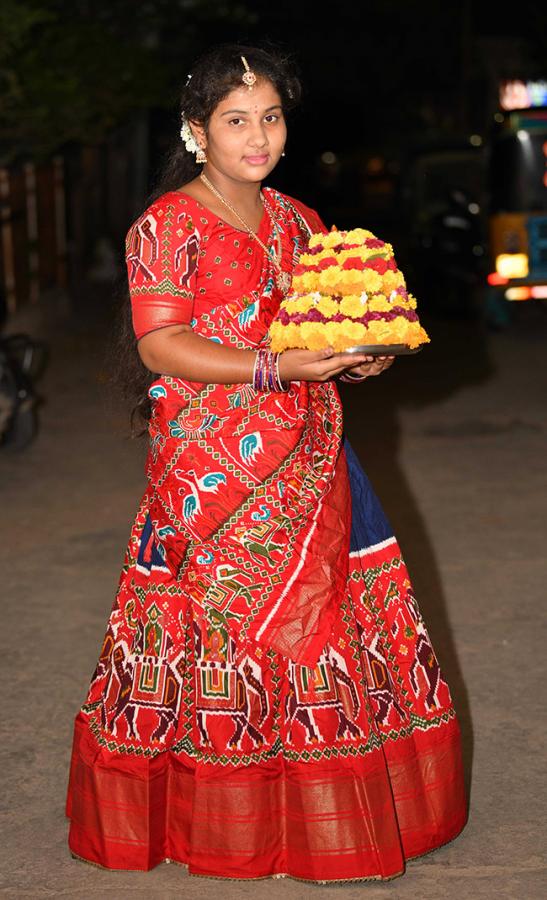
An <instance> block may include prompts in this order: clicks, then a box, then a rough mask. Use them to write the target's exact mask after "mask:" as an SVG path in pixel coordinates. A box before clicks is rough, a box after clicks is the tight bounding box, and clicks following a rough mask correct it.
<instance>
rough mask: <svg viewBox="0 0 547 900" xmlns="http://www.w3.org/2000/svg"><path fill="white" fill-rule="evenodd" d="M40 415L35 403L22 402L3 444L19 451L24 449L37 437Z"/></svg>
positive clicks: (7, 447)
mask: <svg viewBox="0 0 547 900" xmlns="http://www.w3.org/2000/svg"><path fill="white" fill-rule="evenodd" d="M37 431H38V416H37V414H36V409H35V407H34V403H32V402H27V403H22V404H21V405H20V406H18V407H17V409H16V410H15V413H14V415H13V418H12V420H11V422H10V424H9V427H8V429H7V431H6V433H5V434H4V437H3V441H2V446H3V447H5V448H6V450H11V451H13V452H18V451H19V450H24V449H25V448H26V447H28V445H29V444H30V443H32V441H33V440H34V438H35V437H36V434H37Z"/></svg>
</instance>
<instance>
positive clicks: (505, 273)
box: [496, 253, 528, 278]
mask: <svg viewBox="0 0 547 900" xmlns="http://www.w3.org/2000/svg"><path fill="white" fill-rule="evenodd" d="M496 272H497V273H498V275H501V276H502V278H526V276H527V275H528V254H527V253H500V255H499V256H496Z"/></svg>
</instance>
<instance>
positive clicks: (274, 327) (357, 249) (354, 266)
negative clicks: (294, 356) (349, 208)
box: [270, 228, 429, 351]
mask: <svg viewBox="0 0 547 900" xmlns="http://www.w3.org/2000/svg"><path fill="white" fill-rule="evenodd" d="M270 339H271V349H272V350H274V351H281V350H287V349H289V348H296V347H300V348H305V349H308V350H321V349H322V348H323V347H327V346H331V347H333V348H334V349H335V350H336V351H343V350H347V349H348V348H349V347H355V346H372V345H380V346H393V345H404V346H405V347H408V348H409V349H416V348H417V347H419V346H420V345H421V344H424V343H426V342H428V341H429V337H428V335H427V333H426V332H425V331H424V329H423V328H422V326H421V325H420V322H419V319H418V314H417V312H416V300H415V299H414V297H413V296H412V294H409V293H408V291H407V290H406V284H405V279H404V277H403V274H402V272H400V271H399V269H398V268H397V263H396V262H395V259H394V256H393V248H392V246H391V244H387V243H385V242H384V241H381V240H379V239H378V238H377V237H375V236H374V235H373V234H372V232H371V231H366V230H365V229H364V228H355V229H353V230H352V231H337V230H335V229H333V230H332V231H330V232H329V233H328V234H322V233H321V234H313V235H311V237H310V239H309V243H308V246H307V248H306V249H305V250H304V252H303V253H302V254H301V256H300V259H299V261H298V265H297V266H295V268H294V271H293V278H292V286H291V291H290V293H289V294H288V296H287V297H286V298H285V299H284V300H283V302H282V303H281V306H280V308H279V311H278V313H277V315H276V317H275V319H274V321H273V322H272V324H271V326H270Z"/></svg>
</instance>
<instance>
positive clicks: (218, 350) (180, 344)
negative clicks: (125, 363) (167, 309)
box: [139, 328, 256, 384]
mask: <svg viewBox="0 0 547 900" xmlns="http://www.w3.org/2000/svg"><path fill="white" fill-rule="evenodd" d="M162 331H163V329H162ZM169 332H170V333H168V334H166V333H163V334H161V333H160V332H159V331H158V332H153V333H152V334H150V335H146V336H145V337H144V338H142V339H141V341H140V342H139V353H140V356H141V359H142V361H143V363H144V364H145V366H146V367H147V368H148V369H150V371H151V372H154V373H158V374H160V375H171V376H172V377H173V378H183V379H184V380H185V381H199V382H203V383H205V384H245V383H247V384H250V383H252V380H253V368H254V364H255V359H256V352H255V351H254V350H239V349H238V348H237V347H229V346H226V345H225V344H217V343H216V341H211V340H209V339H208V338H204V337H202V336H201V335H199V334H195V333H194V332H193V331H191V330H189V329H188V330H186V329H185V330H184V331H177V330H173V329H171V328H170V329H169Z"/></svg>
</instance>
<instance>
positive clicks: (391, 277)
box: [382, 270, 405, 297]
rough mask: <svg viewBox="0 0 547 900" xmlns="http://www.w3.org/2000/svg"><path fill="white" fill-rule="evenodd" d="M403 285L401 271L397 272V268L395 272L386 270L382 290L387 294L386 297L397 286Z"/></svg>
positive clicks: (401, 286) (402, 286)
mask: <svg viewBox="0 0 547 900" xmlns="http://www.w3.org/2000/svg"><path fill="white" fill-rule="evenodd" d="M404 287H405V279H404V277H403V274H402V272H399V270H397V272H386V273H385V275H384V276H383V285H382V290H383V292H384V294H387V296H388V297H389V295H390V294H391V292H392V291H396V290H397V288H404Z"/></svg>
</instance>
